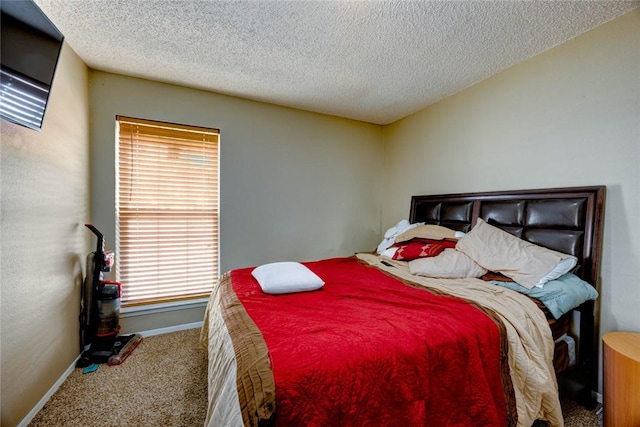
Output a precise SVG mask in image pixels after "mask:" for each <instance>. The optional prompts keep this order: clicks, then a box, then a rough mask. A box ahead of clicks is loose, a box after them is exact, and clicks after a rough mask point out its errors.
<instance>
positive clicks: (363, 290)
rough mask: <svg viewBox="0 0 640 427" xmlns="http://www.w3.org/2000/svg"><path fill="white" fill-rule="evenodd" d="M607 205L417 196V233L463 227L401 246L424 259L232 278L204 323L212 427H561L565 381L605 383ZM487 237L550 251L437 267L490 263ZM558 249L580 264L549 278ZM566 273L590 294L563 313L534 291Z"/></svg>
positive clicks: (582, 200) (540, 197) (589, 194)
mask: <svg viewBox="0 0 640 427" xmlns="http://www.w3.org/2000/svg"><path fill="white" fill-rule="evenodd" d="M604 199H605V187H604V186H590V187H571V188H556V189H539V190H517V191H500V192H486V193H464V194H447V195H429V196H414V197H412V200H411V208H410V217H409V221H408V222H409V223H411V227H413V228H412V229H413V230H416V231H418V230H428V232H429V233H431V232H433V231H434V230H440V229H443V230H448V231H450V232H458V233H456V234H455V236H457V237H455V238H451V239H449V238H442V240H441V241H439V239H438V238H435V239H434V240H428V241H427V240H420V239H421V238H424V236H418V237H414V238H411V239H410V240H408V243H407V245H408V244H409V243H410V244H414V243H415V242H416V241H418V242H419V243H425V244H426V243H427V242H428V247H429V248H430V250H432V249H433V250H434V251H435V248H436V247H437V248H438V251H436V252H438V253H434V254H433V255H429V256H428V257H427V258H420V259H418V261H417V262H414V261H415V259H413V260H407V259H402V257H400V258H399V259H393V257H389V256H382V255H379V254H377V253H375V251H374V252H373V253H368V252H364V253H359V254H355V255H353V256H349V257H344V258H332V259H326V260H318V261H313V262H304V263H301V265H304V267H305V269H306V270H308V271H310V272H311V273H312V274H313V276H315V277H316V278H321V279H322V286H321V287H319V288H310V289H316V290H309V289H305V292H297V291H295V292H294V291H292V292H286V291H284V292H281V291H279V293H276V294H274V293H267V292H266V291H263V289H265V290H266V289H267V288H264V287H263V288H261V286H263V285H264V283H263V281H262V280H260V281H258V279H260V278H259V277H258V276H257V275H254V274H256V271H257V270H258V269H254V268H253V267H251V268H242V269H237V270H233V271H230V272H227V273H225V274H224V275H223V276H222V277H221V279H220V281H219V283H218V284H217V286H216V287H215V289H214V292H213V293H212V295H211V297H210V300H209V304H208V306H207V310H206V314H205V321H204V325H203V330H202V342H203V344H204V345H205V346H206V348H207V350H208V360H209V366H208V387H209V388H208V394H209V396H208V398H209V407H208V413H207V421H206V425H208V426H222V425H224V426H236V425H237V426H242V425H245V426H271V425H277V426H300V425H305V426H326V425H341V426H364V425H375V426H381V425H389V426H392V425H398V426H406V425H430V426H436V425H465V426H467V425H492V426H498V425H510V426H511V425H512V426H530V425H533V424H534V423H535V422H540V421H543V422H546V423H547V424H549V425H552V426H561V425H563V420H562V412H561V407H560V401H559V392H558V381H557V378H558V375H565V374H567V373H571V375H572V377H574V378H576V379H577V380H578V381H579V383H580V384H581V385H582V387H583V393H584V394H585V395H589V397H590V391H591V390H594V389H595V386H596V384H595V381H596V375H595V374H596V373H597V358H596V355H597V339H596V336H595V331H596V330H597V324H596V316H595V301H594V300H595V296H597V292H595V290H596V289H597V286H598V284H599V281H598V277H599V266H600V253H601V239H602V227H603V217H604ZM418 224H420V226H417V225H418ZM423 224H424V225H423ZM388 231H389V230H388ZM407 232H408V230H407V231H405V232H404V233H401V234H402V235H404V236H406V235H407ZM482 232H488V233H489V234H488V235H486V236H494V235H495V236H499V237H500V239H506V240H505V241H506V242H510V243H513V239H515V240H517V242H516V243H517V244H518V245H521V247H520V249H518V250H524V251H527V252H526V254H527V255H528V254H529V252H528V251H529V250H530V249H535V250H534V251H533V252H531V253H534V254H536V256H537V254H538V252H536V251H537V250H542V251H543V252H541V255H540V256H539V257H537V258H535V259H531V260H529V261H527V263H526V265H525V266H524V267H523V266H521V265H519V266H518V268H517V269H515V270H514V269H513V268H512V265H511V264H509V262H510V261H511V260H509V262H507V263H506V264H509V265H506V266H502V265H503V261H502V258H500V259H499V260H498V264H495V265H498V267H496V269H495V270H499V271H494V270H489V269H485V268H484V267H482V266H481V267H482V269H483V270H485V273H483V274H482V277H480V276H479V275H478V274H479V273H478V274H476V275H475V276H474V277H460V278H448V277H442V276H441V275H440V274H439V273H438V274H436V273H431V272H432V271H433V270H432V269H431V266H432V264H429V263H430V262H431V261H434V262H435V261H438V260H443V259H444V257H443V255H445V254H447V256H455V257H459V256H460V255H459V254H460V253H463V254H464V257H465V262H467V261H468V260H467V258H470V259H471V260H472V261H474V262H473V264H474V266H477V265H476V262H475V261H476V260H477V259H479V260H480V261H482V263H483V264H486V263H489V264H491V262H493V261H492V260H491V259H490V260H488V261H486V262H485V259H483V257H485V255H486V253H488V252H490V251H489V250H486V251H485V250H483V248H487V247H488V246H487V245H488V243H487V240H486V239H489V237H486V236H485V235H483V234H481V233H482ZM505 232H506V233H505ZM461 233H462V234H461ZM410 234H411V233H409V235H410ZM507 234H508V236H506V235H507ZM461 236H462V237H461ZM509 236H515V238H514V237H509ZM399 237H400V236H398V237H396V238H399ZM490 238H493V237H490ZM516 238H517V239H516ZM483 239H485V240H483ZM451 242H455V244H454V245H451V244H450V243H451ZM478 242H479V243H478ZM492 242H494V241H492ZM445 243H446V244H445ZM442 244H444V246H446V248H441V247H440V246H441V245H442ZM474 244H475V247H474ZM491 244H492V245H494V246H495V243H491ZM478 245H479V246H478ZM483 245H484V246H483ZM393 246H394V247H403V246H402V243H394V244H393ZM407 247H408V246H407ZM425 247H427V246H425ZM505 248H509V246H505ZM540 248H543V249H540ZM474 250H475V251H476V252H477V251H479V253H474ZM427 252H428V251H427ZM516 252H517V251H516ZM516 252H513V250H512V249H506V253H508V254H512V253H516ZM405 253H408V252H405ZM552 255H553V256H559V255H560V256H561V258H562V260H563V263H562V264H563V265H565V264H566V263H564V261H567V260H568V258H571V259H572V260H573V264H572V265H571V266H570V270H568V271H563V272H561V273H560V272H559V273H558V274H559V275H560V276H559V277H558V276H554V277H552V278H550V279H549V280H550V281H549V282H548V283H546V284H543V285H541V282H542V280H541V281H540V282H537V280H538V277H535V278H533V276H531V275H530V274H529V273H530V271H529V267H528V266H529V265H537V263H538V262H541V261H540V260H542V259H546V258H545V257H547V256H549V257H551V256H552ZM509 257H511V255H509ZM495 258H496V257H494V261H495ZM554 259H555V258H554ZM558 259H560V258H558ZM424 260H426V261H424ZM519 260H521V258H519ZM423 261H424V262H423ZM438 262H442V261H438ZM554 262H555V261H554ZM560 264H561V263H558V265H560ZM414 265H415V266H418V265H419V266H420V268H422V266H423V265H429V266H430V267H429V268H427V269H426V270H419V271H418V272H416V271H414ZM447 265H448V264H447ZM510 268H512V269H511V270H510ZM554 270H555V269H554ZM424 271H426V272H427V273H426V274H423V272H424ZM514 271H515V275H513V274H512V273H514ZM545 271H546V270H545ZM431 274H433V275H435V276H439V277H431V276H430V275H431ZM447 274H448V273H447ZM465 274H467V273H465ZM527 275H529V276H527ZM511 276H513V277H516V278H518V281H517V282H515V281H514V280H512V277H511ZM257 277H258V279H256V278H257ZM291 277H293V276H291ZM567 278H570V279H571V281H577V282H579V284H580V286H582V287H583V288H584V287H585V286H587V287H588V288H589V289H588V290H585V289H583V288H581V289H582V291H581V292H583V291H584V292H587V293H588V294H589V292H590V294H589V295H591V297H590V298H588V299H585V300H584V301H582V300H581V301H578V302H576V303H575V304H574V307H571V308H570V307H565V308H564V309H565V311H564V312H560V313H556V312H555V311H553V307H552V308H551V309H549V307H550V306H549V307H548V306H547V305H548V304H547V302H546V301H545V302H544V303H540V301H538V300H537V299H536V298H532V297H531V295H533V294H532V293H530V291H537V290H539V289H544V288H545V287H548V288H549V289H551V285H558V284H559V285H560V286H565V284H566V283H569V282H568V281H567V282H565V280H568V279H567ZM530 280H533V281H532V282H531V283H535V282H537V283H536V284H535V285H532V286H531V287H528V286H527V287H526V288H524V289H525V292H521V291H520V290H518V291H516V290H514V285H517V286H520V284H519V283H527V284H528V282H529V281H530ZM572 283H573V282H572ZM566 286H568V285H566ZM572 286H573V285H572ZM545 309H546V310H545ZM550 311H553V313H551V314H550ZM566 337H572V338H574V339H575V342H576V348H575V353H576V354H575V355H574V354H573V353H572V355H571V357H568V356H567V352H568V350H570V348H571V345H570V343H571V341H572V340H569V341H567V340H565V338H566ZM571 359H576V360H573V361H572V360H571ZM586 400H589V399H586Z"/></svg>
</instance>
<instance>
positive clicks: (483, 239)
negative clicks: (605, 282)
mask: <svg viewBox="0 0 640 427" xmlns="http://www.w3.org/2000/svg"><path fill="white" fill-rule="evenodd" d="M456 249H457V250H459V251H460V252H463V253H465V254H467V255H469V257H471V259H473V260H474V261H475V262H477V263H478V264H480V265H481V266H482V267H484V268H486V269H487V270H490V271H495V272H498V273H502V274H504V275H505V276H507V277H510V278H512V279H513V280H515V281H516V283H518V284H519V285H522V286H524V287H525V288H527V289H531V288H533V287H534V286H539V287H541V286H543V285H544V283H546V281H548V280H551V279H550V277H551V276H553V275H555V274H557V273H560V274H564V273H566V272H568V271H570V270H571V269H572V268H573V267H574V266H575V264H576V262H577V259H576V258H575V257H573V256H571V255H567V254H563V253H560V252H556V251H552V250H551V249H547V248H543V247H542V246H538V245H535V244H533V243H530V242H527V241H525V240H522V239H520V238H518V237H516V236H514V235H512V234H509V233H507V232H506V231H504V230H501V229H499V228H497V227H494V226H492V225H490V224H487V223H486V222H484V221H483V220H482V219H478V223H477V224H476V226H475V227H473V229H472V230H471V231H470V232H469V233H467V235H466V236H464V237H463V238H462V239H460V240H459V241H458V244H457V245H456ZM558 266H559V268H556V267H558ZM551 272H553V274H552V275H549V273H551Z"/></svg>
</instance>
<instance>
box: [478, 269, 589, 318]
mask: <svg viewBox="0 0 640 427" xmlns="http://www.w3.org/2000/svg"><path fill="white" fill-rule="evenodd" d="M489 282H490V283H493V284H494V285H498V286H502V287H505V288H509V289H511V290H514V291H517V292H520V293H522V294H525V295H527V296H530V297H532V298H536V299H538V300H540V301H541V302H542V303H543V304H544V305H545V306H546V307H547V308H548V309H549V311H550V312H551V314H552V315H553V317H554V318H556V319H559V318H560V317H561V316H562V315H563V314H565V313H568V312H569V311H571V310H573V309H574V308H576V307H578V306H579V305H580V304H582V303H583V302H585V301H589V300H595V299H596V298H598V292H597V291H596V290H595V289H594V287H593V286H591V285H590V284H588V283H587V282H585V281H584V280H582V279H581V278H579V277H578V276H576V275H575V274H572V273H567V274H565V275H563V276H560V277H558V278H557V279H555V280H551V281H549V282H547V283H545V285H544V287H542V288H538V287H536V286H534V287H533V288H531V289H527V288H525V287H524V286H520V285H519V284H517V283H515V282H499V281H497V280H490V281H489Z"/></svg>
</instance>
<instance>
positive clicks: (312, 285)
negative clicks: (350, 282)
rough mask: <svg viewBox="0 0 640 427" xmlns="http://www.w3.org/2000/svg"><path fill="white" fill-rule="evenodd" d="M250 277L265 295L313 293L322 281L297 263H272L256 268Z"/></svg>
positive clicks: (322, 283)
mask: <svg viewBox="0 0 640 427" xmlns="http://www.w3.org/2000/svg"><path fill="white" fill-rule="evenodd" d="M251 275H252V276H253V277H254V278H255V279H256V280H257V281H258V283H259V284H260V287H261V288H262V291H263V292H264V293H267V294H287V293H291V292H307V291H315V290H316V289H320V288H321V287H323V286H324V281H323V280H322V279H321V278H320V277H318V275H316V274H315V273H314V272H313V271H311V270H309V269H308V268H307V267H306V266H304V265H302V264H300V263H299V262H289V261H285V262H274V263H270V264H263V265H261V266H259V267H256V268H254V269H253V271H252V272H251Z"/></svg>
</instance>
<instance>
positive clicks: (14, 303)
mask: <svg viewBox="0 0 640 427" xmlns="http://www.w3.org/2000/svg"><path fill="white" fill-rule="evenodd" d="M88 91H89V72H88V69H87V67H86V66H85V65H84V63H82V62H81V61H80V59H79V58H78V56H77V55H76V54H75V53H74V52H73V51H72V50H71V49H70V48H69V47H68V46H66V45H65V46H64V48H63V50H62V55H61V58H60V63H59V65H58V70H57V72H56V76H55V80H54V84H53V90H52V92H51V97H50V103H49V106H48V109H47V112H46V116H45V120H44V127H43V129H42V131H41V132H37V131H34V130H30V129H26V128H23V127H20V126H17V125H14V124H11V123H8V122H6V121H4V120H2V121H0V130H1V139H2V152H1V154H2V157H1V163H0V172H1V176H2V181H1V186H2V187H1V208H2V216H1V219H2V231H1V233H2V243H1V251H0V262H1V280H2V285H1V292H2V295H1V298H2V302H1V311H2V326H1V333H2V338H1V339H2V350H1V354H2V422H1V424H2V426H6V427H11V426H15V425H17V424H18V423H19V422H20V421H21V420H22V419H23V418H24V416H25V415H26V414H27V413H28V412H29V411H30V410H31V409H32V408H33V407H34V406H35V405H36V404H37V403H38V401H39V400H40V399H41V398H42V396H43V395H44V394H45V393H46V392H47V390H49V388H51V386H52V385H53V384H54V383H55V382H56V381H57V380H58V378H59V377H60V375H62V373H63V372H64V371H65V370H66V369H67V368H68V367H69V366H71V363H72V362H73V361H74V360H75V358H76V357H77V356H78V354H79V352H80V342H79V337H78V333H79V332H78V331H79V322H78V314H79V311H80V284H81V281H82V269H83V268H84V264H85V257H86V254H87V252H89V246H88V244H89V241H88V239H87V232H86V229H85V228H84V226H83V224H84V223H85V222H86V221H87V220H88V219H89V163H88V162H89V92H88Z"/></svg>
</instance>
